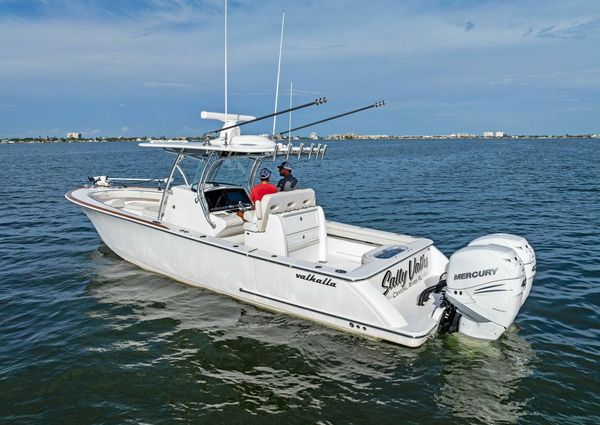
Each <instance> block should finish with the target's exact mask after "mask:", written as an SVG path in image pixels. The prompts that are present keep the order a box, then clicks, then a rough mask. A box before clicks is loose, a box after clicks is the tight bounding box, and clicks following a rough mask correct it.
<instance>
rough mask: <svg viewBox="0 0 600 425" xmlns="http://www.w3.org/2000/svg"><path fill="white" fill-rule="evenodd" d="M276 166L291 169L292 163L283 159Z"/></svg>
mask: <svg viewBox="0 0 600 425" xmlns="http://www.w3.org/2000/svg"><path fill="white" fill-rule="evenodd" d="M277 168H279V169H280V170H281V169H282V168H283V169H284V170H289V171H292V164H290V163H289V162H287V161H283V162H282V163H281V165H278V166H277Z"/></svg>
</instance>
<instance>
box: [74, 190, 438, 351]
mask: <svg viewBox="0 0 600 425" xmlns="http://www.w3.org/2000/svg"><path fill="white" fill-rule="evenodd" d="M67 199H69V200H70V201H72V202H74V203H76V204H78V205H79V206H81V207H82V209H83V211H84V212H85V214H86V215H87V216H88V217H89V219H90V221H91V222H92V224H93V225H94V227H95V228H96V230H97V231H98V234H99V235H100V237H101V238H102V240H103V241H104V243H105V244H106V245H107V246H108V247H109V248H110V249H111V250H112V251H114V252H115V253H116V254H117V255H118V256H120V257H121V258H123V259H124V260H126V261H128V262H130V263H132V264H135V265H137V266H139V267H141V268H143V269H146V270H149V271H152V272H156V273H159V274H162V275H164V276H167V277H170V278H172V279H175V280H177V281H180V282H183V283H186V284H189V285H192V286H196V287H200V288H205V289H209V290H211V291H215V292H218V293H221V294H224V295H227V296H230V297H233V298H235V299H238V300H240V301H243V302H246V303H250V304H253V305H256V306H258V307H260V308H264V309H268V310H271V311H275V312H281V313H285V314H289V315H293V316H297V317H301V318H304V319H307V320H311V321H314V322H317V323H320V324H323V325H326V326H329V327H332V328H336V329H339V330H342V331H345V332H350V333H353V334H357V335H361V336H364V337H368V338H374V339H380V340H386V341H389V342H393V343H396V344H401V345H404V346H408V347H418V346H420V345H422V344H423V343H424V342H425V341H426V340H427V339H429V338H430V337H431V336H433V334H434V333H435V331H436V329H437V321H436V319H435V318H432V319H431V320H429V321H428V322H427V323H426V325H425V326H424V327H422V328H421V329H418V330H416V331H414V330H406V329H403V328H406V322H405V321H404V319H403V316H402V315H400V314H399V313H398V312H397V311H396V310H395V309H393V307H391V304H390V303H389V302H388V301H387V299H385V297H383V296H382V294H381V292H380V291H378V290H377V289H376V288H375V287H374V286H373V284H372V283H371V282H370V281H369V280H364V281H347V280H344V279H342V278H332V277H328V276H325V275H319V274H315V273H311V272H309V271H307V270H304V269H301V268H297V267H290V265H289V264H285V263H282V262H280V259H278V258H273V257H276V256H271V255H260V254H257V253H256V252H253V253H252V255H250V251H251V250H249V249H248V248H246V247H245V246H243V245H236V244H233V243H230V244H224V241H219V243H216V241H213V240H211V239H212V238H208V237H206V236H204V237H202V235H201V236H200V238H198V237H197V236H194V235H190V234H189V232H186V231H185V230H183V229H174V228H172V227H171V226H166V225H163V224H160V223H156V222H150V221H146V220H142V219H139V218H136V217H127V216H126V215H124V214H121V215H120V214H118V213H115V212H113V211H110V210H108V209H107V210H103V209H99V208H98V207H97V206H93V205H85V202H81V201H79V200H77V199H75V198H74V197H72V196H71V197H69V196H67ZM382 276H383V275H378V276H374V277H373V279H375V281H379V280H381V279H382ZM428 309H429V310H428V311H427V312H425V313H424V314H425V315H426V316H435V315H436V314H437V313H438V310H439V308H437V307H435V306H434V305H430V306H429V307H428ZM439 314H441V311H439Z"/></svg>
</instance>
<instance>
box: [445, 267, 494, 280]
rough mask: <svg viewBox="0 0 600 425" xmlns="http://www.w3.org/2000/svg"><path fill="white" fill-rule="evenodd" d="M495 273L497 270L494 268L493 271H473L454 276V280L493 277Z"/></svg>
mask: <svg viewBox="0 0 600 425" xmlns="http://www.w3.org/2000/svg"><path fill="white" fill-rule="evenodd" d="M497 271H498V268H497V267H496V268H495V269H485V270H475V271H474V272H467V273H459V274H455V275H454V280H461V279H474V278H476V277H484V276H494V275H495V274H496V272H497Z"/></svg>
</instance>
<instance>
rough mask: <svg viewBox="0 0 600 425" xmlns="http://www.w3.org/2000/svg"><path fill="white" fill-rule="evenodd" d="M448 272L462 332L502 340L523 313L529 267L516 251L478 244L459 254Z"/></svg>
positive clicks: (449, 297)
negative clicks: (527, 268)
mask: <svg viewBox="0 0 600 425" xmlns="http://www.w3.org/2000/svg"><path fill="white" fill-rule="evenodd" d="M480 239H481V238H480ZM446 271H447V288H446V299H447V300H448V301H449V302H450V303H451V304H452V305H453V306H454V307H455V308H456V309H457V310H458V312H459V313H460V314H461V318H460V321H459V326H458V330H459V332H461V333H464V334H466V335H469V336H472V337H475V338H481V339H488V340H495V339H498V337H500V335H502V333H503V332H504V331H505V330H506V329H507V328H508V327H509V326H510V325H511V324H512V323H513V321H514V319H515V317H516V315H517V313H518V312H519V310H520V308H521V305H522V303H523V296H524V291H525V288H526V285H527V277H526V273H525V266H524V264H523V261H521V258H520V257H519V256H518V254H517V253H516V252H515V250H514V249H512V248H510V247H508V246H503V245H499V244H493V243H488V244H482V245H479V244H478V243H476V244H474V245H470V246H467V247H465V248H462V249H459V250H458V251H456V252H455V253H454V254H453V255H452V256H451V257H450V260H449V262H448V265H447V269H446Z"/></svg>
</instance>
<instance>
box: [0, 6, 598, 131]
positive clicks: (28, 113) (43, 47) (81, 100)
mask: <svg viewBox="0 0 600 425" xmlns="http://www.w3.org/2000/svg"><path fill="white" fill-rule="evenodd" d="M284 10H285V13H286V18H285V33H284V45H283V55H282V66H281V82H280V98H279V109H280V110H281V109H285V108H286V107H287V106H288V105H289V101H290V98H289V87H290V83H291V82H293V86H294V91H293V103H294V104H301V103H306V102H309V101H311V100H313V99H315V98H317V97H321V96H326V97H327V98H328V99H329V101H328V102H327V104H325V105H321V106H318V107H312V108H307V109H305V110H302V111H298V112H297V113H294V115H293V117H292V120H293V125H294V126H299V125H302V124H305V123H309V122H311V121H315V120H318V119H321V118H325V117H327V116H331V115H335V114H339V113H342V112H346V111H349V110H352V109H355V108H359V107H362V106H365V105H369V104H371V103H374V102H376V101H379V100H386V101H387V105H386V106H385V107H384V108H377V109H372V110H369V111H365V112H362V113H359V114H356V115H352V116H349V117H346V118H342V119H339V120H336V121H332V122H329V123H326V124H323V125H320V126H318V127H315V128H311V129H307V130H303V132H302V134H308V132H310V131H312V130H314V131H317V132H318V133H319V134H322V135H326V134H330V133H347V132H354V133H362V134H395V135H407V134H450V133H458V132H461V133H463V132H464V133H475V134H481V133H482V132H483V131H505V132H507V133H510V134H567V133H568V134H585V133H600V1H598V0H544V1H541V0H535V1H534V0H518V1H517V0H495V1H494V0H396V1H392V0H388V1H384V0H369V1H363V0H303V1H298V0H295V1H293V0H289V1H288V0H280V1H276V0H260V1H250V0H229V7H228V18H229V20H228V27H229V31H228V40H229V44H228V46H229V47H228V52H229V65H228V68H229V76H228V80H229V85H228V90H229V98H228V109H229V112H230V113H240V114H251V115H255V116H260V115H264V114H268V113H271V112H272V111H273V109H274V97H275V85H276V73H277V58H278V50H279V37H280V29H281V14H282V12H283V11H284ZM223 18H224V7H223V1H222V0H146V1H142V0H129V1H118V0H0V137H44V136H51V137H52V136H55V137H56V136H63V137H64V136H65V135H66V133H67V132H72V131H76V132H82V133H83V135H84V137H85V136H87V137H93V136H155V137H158V136H163V135H164V136H168V137H176V136H186V135H187V136H193V135H200V134H202V133H204V132H206V131H209V130H212V129H214V128H215V127H217V128H218V127H219V125H220V123H219V122H215V121H207V120H201V119H200V112H201V111H203V110H207V111H214V112H223V110H224V94H223V93H224V71H223V67H224V45H223V44H224V22H223V21H224V19H223ZM271 127H272V121H270V120H269V121H266V122H261V123H257V124H253V125H249V126H248V127H247V130H244V131H248V132H250V133H267V132H268V133H270V132H271ZM287 127H288V117H287V116H285V117H281V118H279V120H278V126H277V128H278V130H279V131H282V130H286V129H287Z"/></svg>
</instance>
